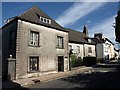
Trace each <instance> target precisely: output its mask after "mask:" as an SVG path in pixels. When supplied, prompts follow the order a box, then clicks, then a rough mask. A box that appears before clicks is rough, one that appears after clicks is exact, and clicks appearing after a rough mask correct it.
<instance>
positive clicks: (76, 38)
mask: <svg viewBox="0 0 120 90" xmlns="http://www.w3.org/2000/svg"><path fill="white" fill-rule="evenodd" d="M67 30H68V31H69V42H73V43H82V44H84V43H85V44H95V43H94V42H91V43H89V42H88V41H87V39H88V38H89V37H88V36H86V35H85V34H84V33H82V32H79V31H76V30H72V29H67Z"/></svg>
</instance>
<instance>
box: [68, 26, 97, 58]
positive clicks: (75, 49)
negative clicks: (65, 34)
mask: <svg viewBox="0 0 120 90" xmlns="http://www.w3.org/2000/svg"><path fill="white" fill-rule="evenodd" d="M85 28H86V27H85V26H84V30H85ZM84 30H83V32H79V31H75V30H71V29H68V31H69V51H70V50H72V53H73V54H75V55H76V56H77V57H79V58H81V59H83V57H87V56H92V57H96V51H95V43H94V42H93V41H92V40H91V39H90V38H89V37H88V36H87V33H86V32H87V31H86V32H84Z"/></svg>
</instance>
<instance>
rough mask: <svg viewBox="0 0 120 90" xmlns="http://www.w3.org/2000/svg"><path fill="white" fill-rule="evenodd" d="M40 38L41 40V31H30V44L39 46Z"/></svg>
mask: <svg viewBox="0 0 120 90" xmlns="http://www.w3.org/2000/svg"><path fill="white" fill-rule="evenodd" d="M38 40H39V33H38V32H33V31H30V44H31V45H35V46H38V42H39V41H38Z"/></svg>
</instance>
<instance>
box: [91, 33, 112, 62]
mask: <svg viewBox="0 0 120 90" xmlns="http://www.w3.org/2000/svg"><path fill="white" fill-rule="evenodd" d="M91 39H92V40H93V41H94V42H95V43H96V55H97V59H102V60H103V61H108V60H110V59H112V58H113V57H114V43H112V41H110V40H109V39H108V38H103V35H102V33H96V34H94V38H91Z"/></svg>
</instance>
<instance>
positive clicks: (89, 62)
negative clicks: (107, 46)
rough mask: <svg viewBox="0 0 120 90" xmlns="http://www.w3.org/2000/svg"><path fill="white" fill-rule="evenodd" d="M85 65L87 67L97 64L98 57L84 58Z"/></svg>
mask: <svg viewBox="0 0 120 90" xmlns="http://www.w3.org/2000/svg"><path fill="white" fill-rule="evenodd" d="M83 63H84V65H86V66H91V65H95V64H96V57H83Z"/></svg>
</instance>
